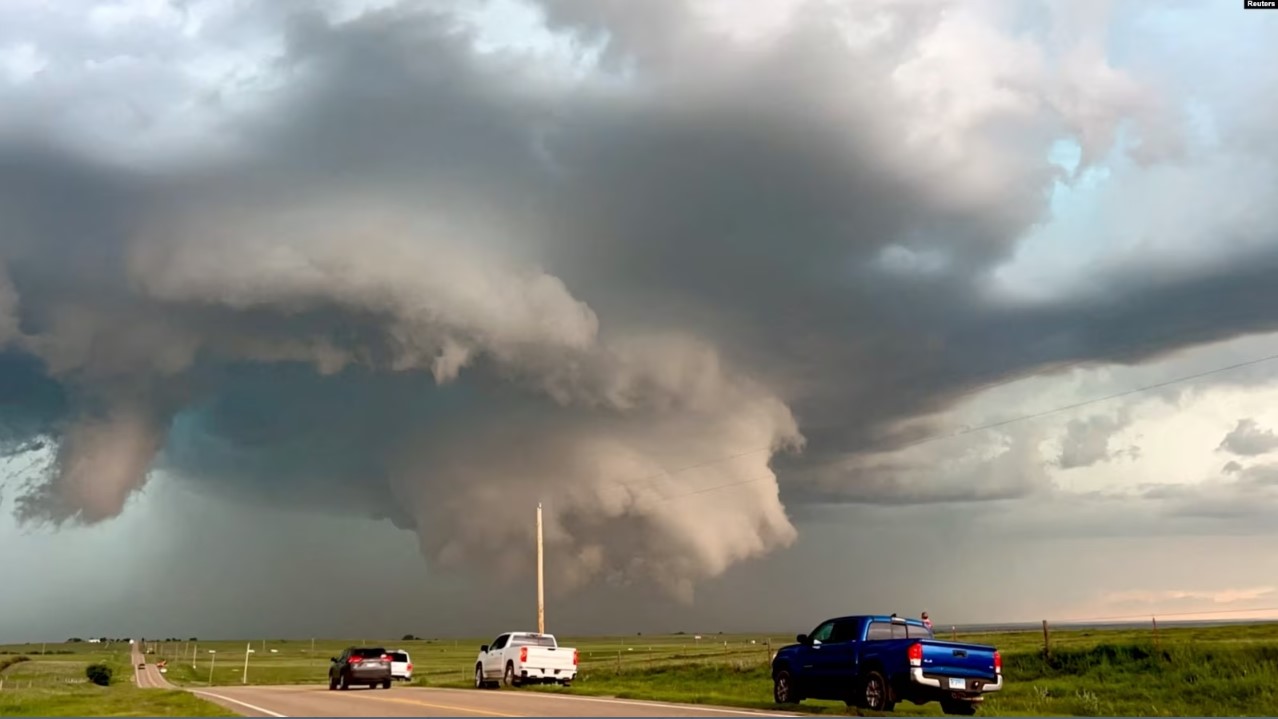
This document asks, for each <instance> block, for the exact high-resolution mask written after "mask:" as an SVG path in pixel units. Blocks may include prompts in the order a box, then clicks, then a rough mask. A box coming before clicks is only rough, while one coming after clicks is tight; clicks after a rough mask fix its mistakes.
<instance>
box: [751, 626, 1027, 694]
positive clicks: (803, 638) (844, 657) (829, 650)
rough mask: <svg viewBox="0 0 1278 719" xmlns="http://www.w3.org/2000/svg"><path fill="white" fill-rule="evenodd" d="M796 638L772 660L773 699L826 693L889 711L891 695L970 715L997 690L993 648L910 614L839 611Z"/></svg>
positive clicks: (998, 669) (999, 676)
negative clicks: (942, 636)
mask: <svg viewBox="0 0 1278 719" xmlns="http://www.w3.org/2000/svg"><path fill="white" fill-rule="evenodd" d="M796 640H797V642H798V643H797V644H791V645H788V646H785V647H782V648H781V649H780V650H779V651H778V652H777V654H776V657H775V658H773V660H772V694H773V698H774V699H775V700H776V702H777V703H778V704H797V703H799V702H801V701H803V700H804V699H833V700H836V701H843V702H846V703H847V704H848V706H855V707H860V708H862V709H870V710H872V711H892V709H893V708H894V707H895V706H896V704H897V702H898V701H909V702H912V703H914V704H926V703H928V702H931V701H938V702H940V703H941V710H942V711H944V712H945V713H946V714H959V715H965V716H971V715H973V714H975V713H976V709H977V707H978V706H979V705H980V703H981V702H982V701H983V700H984V699H985V694H987V693H988V692H996V691H998V690H1000V689H1002V688H1003V660H1002V657H1001V656H1000V655H999V653H998V651H997V650H996V649H995V648H994V647H991V646H987V645H984V644H964V643H960V642H947V641H942V640H938V639H936V638H935V637H934V636H933V634H932V630H931V629H928V628H927V627H926V626H924V625H923V623H922V622H921V621H919V620H917V619H904V618H901V617H897V616H854V617H838V618H835V619H830V620H827V621H824V622H822V623H821V624H820V625H818V626H817V628H816V629H813V630H812V633H811V634H800V635H799V636H798V637H797V638H796Z"/></svg>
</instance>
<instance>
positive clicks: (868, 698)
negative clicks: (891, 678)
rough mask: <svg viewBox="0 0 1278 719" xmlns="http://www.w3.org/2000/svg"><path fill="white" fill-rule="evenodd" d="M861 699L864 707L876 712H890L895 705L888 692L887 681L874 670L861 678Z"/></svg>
mask: <svg viewBox="0 0 1278 719" xmlns="http://www.w3.org/2000/svg"><path fill="white" fill-rule="evenodd" d="M861 701H862V702H864V706H865V708H866V709H869V710H870V711H876V712H890V711H892V709H893V707H895V706H896V702H894V701H892V697H891V696H889V694H888V685H887V681H886V680H885V679H884V678H883V675H882V674H880V673H878V672H876V671H871V672H870V673H869V674H866V675H865V678H864V679H862V680H861Z"/></svg>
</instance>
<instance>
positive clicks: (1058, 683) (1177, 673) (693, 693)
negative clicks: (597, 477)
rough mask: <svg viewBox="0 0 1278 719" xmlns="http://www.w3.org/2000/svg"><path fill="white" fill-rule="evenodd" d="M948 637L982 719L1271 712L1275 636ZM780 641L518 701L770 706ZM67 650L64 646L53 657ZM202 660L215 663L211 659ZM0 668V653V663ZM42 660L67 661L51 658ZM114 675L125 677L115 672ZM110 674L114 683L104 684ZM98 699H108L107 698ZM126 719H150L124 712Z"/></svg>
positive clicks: (710, 641) (199, 660)
mask: <svg viewBox="0 0 1278 719" xmlns="http://www.w3.org/2000/svg"><path fill="white" fill-rule="evenodd" d="M958 638H959V639H960V640H962V641H975V642H983V643H989V644H993V645H995V646H997V647H999V649H1000V650H1001V651H1002V653H1003V657H1004V662H1003V665H1004V672H1005V674H1006V679H1007V686H1006V688H1005V690H1004V691H1003V692H1002V693H1001V694H1000V695H997V696H994V697H991V698H990V699H989V700H988V701H987V702H986V704H985V706H984V707H983V708H982V710H981V714H983V715H991V716H1015V715H1037V716H1043V715H1054V716H1098V715H1109V716H1115V715H1139V716H1177V715H1181V716H1184V715H1196V716H1247V715H1251V716H1257V715H1266V714H1272V712H1273V709H1274V708H1275V707H1278V624H1253V625H1242V626H1231V627H1192V628H1161V629H1160V631H1159V635H1158V637H1157V640H1155V637H1154V635H1153V633H1152V632H1151V631H1149V630H1117V629H1106V630H1089V631H1055V632H1053V634H1052V638H1051V650H1052V651H1051V656H1050V658H1045V657H1044V656H1043V637H1042V634H1041V632H1008V633H999V634H970V635H965V634H959V636H958ZM489 639H491V637H486V638H483V639H474V640H461V641H455V640H451V639H448V640H431V641H423V640H417V641H397V640H376V639H364V640H354V641H351V640H346V641H327V640H320V641H316V642H314V645H313V646H312V642H311V641H310V640H292V641H279V640H276V641H272V640H266V641H265V643H263V642H262V640H255V641H253V642H252V648H253V650H254V652H253V653H252V654H251V655H250V656H249V667H248V683H250V684H303V683H311V684H323V683H324V682H325V678H326V671H327V668H328V658H329V657H330V656H333V655H336V654H338V653H340V652H341V650H342V648H343V647H345V646H347V645H350V644H378V645H382V646H385V647H387V648H400V649H405V650H407V651H408V652H409V653H410V654H411V655H412V659H413V665H414V667H413V668H414V684H417V685H420V686H449V687H457V686H469V685H470V682H471V676H472V674H471V672H472V667H473V666H474V659H475V654H476V652H477V650H478V647H479V645H480V644H482V643H484V642H486V641H488V640H489ZM788 639H790V638H789V637H782V636H779V635H773V636H771V637H769V636H768V635H764V634H758V635H732V636H723V635H718V636H712V635H706V636H704V637H703V638H702V639H700V640H697V639H695V638H694V637H693V636H632V637H612V638H599V637H594V638H584V637H582V638H578V637H570V636H566V637H563V638H561V641H562V642H564V643H565V644H571V645H573V646H576V647H578V648H579V649H580V650H581V674H580V676H579V678H578V681H577V682H575V683H574V685H573V686H572V687H571V688H570V689H567V690H564V689H559V688H537V689H524V690H523V691H568V692H571V693H575V694H593V695H602V696H616V697H622V698H633V699H653V700H668V701H682V702H693V703H708V704H723V705H729V706H741V707H754V708H775V707H774V706H773V705H772V702H771V690H772V686H771V679H770V677H769V674H768V668H767V666H768V658H769V656H770V654H771V652H772V651H773V650H775V649H776V648H777V647H778V646H781V645H782V644H784V643H785V642H786V641H787V640H788ZM1156 642H1157V643H1156ZM245 644H246V642H244V641H238V642H229V641H228V642H199V643H197V644H195V645H194V646H193V645H192V644H191V643H189V642H174V643H167V644H166V643H157V644H154V645H153V646H152V648H153V649H154V653H153V654H150V655H148V660H149V661H152V662H154V661H156V660H158V659H161V658H164V659H167V660H168V674H167V676H168V678H169V680H170V681H172V682H174V683H177V684H180V685H183V686H190V687H204V686H208V685H209V682H210V675H211V679H212V684H213V685H214V686H227V685H238V684H240V683H241V682H242V681H243V680H244V655H245ZM52 646H53V645H50V647H52ZM66 646H69V645H58V648H59V649H62V648H64V647H66ZM37 649H38V648H37ZM13 650H15V649H14V648H7V647H5V648H0V651H13ZM209 650H214V651H215V652H216V654H210V653H209ZM22 651H28V652H29V651H30V649H29V648H23V649H22ZM192 653H194V654H195V656H196V660H195V663H196V666H195V667H192V666H191V663H192V662H191V657H192ZM121 656H122V657H123V655H121ZM214 657H216V661H215V663H214V662H213V661H211V660H214ZM4 658H5V654H2V653H0V661H2V660H3V659H4ZM49 660H53V661H52V662H51V663H56V662H57V661H70V660H69V658H67V657H62V656H55V657H49ZM77 661H79V667H80V669H78V670H77V671H79V676H82V675H83V670H82V667H83V664H84V663H85V660H84V659H81V658H78V657H77ZM42 663H43V662H42ZM22 671H29V670H28V669H27V668H26V667H25V666H18V665H15V666H14V667H12V668H10V669H9V670H7V671H6V672H5V673H4V676H8V675H9V673H10V672H22ZM119 671H124V675H123V676H125V677H127V676H128V671H127V666H125V667H124V668H123V669H117V672H119ZM72 673H74V672H68V674H67V675H66V676H70V674H72ZM120 676H121V675H119V674H117V679H119V677H120ZM125 681H126V682H127V679H126V680H125ZM86 689H88V690H89V691H91V690H92V688H86ZM125 689H127V688H125ZM7 691H8V690H7V689H6V690H5V692H7ZM28 691H29V690H28ZM111 691H113V692H114V691H116V687H112V688H111ZM132 691H133V692H134V693H136V692H137V691H138V690H132ZM149 693H152V694H153V693H155V692H149ZM120 696H121V697H122V698H123V697H125V695H124V694H121V695H120ZM138 701H141V699H140V698H139V699H138ZM4 702H5V699H4V697H3V692H0V714H12V713H13V712H12V711H7V709H8V707H9V705H7V704H5V703H4ZM79 706H80V707H81V708H79V709H77V708H74V707H72V708H68V707H65V706H61V705H59V706H58V707H57V710H58V713H59V714H64V715H70V714H75V713H79V712H83V711H84V710H85V707H86V706H87V705H83V704H81V705H79ZM52 708H53V707H52V706H51V705H49V706H47V707H46V708H42V709H41V710H40V711H42V712H44V713H48V712H49V711H50V709H52ZM800 709H801V710H803V711H809V712H812V713H823V714H830V713H833V714H846V713H849V710H848V709H847V708H846V707H845V706H844V705H843V704H842V703H833V702H805V703H804V704H802V705H801V706H800ZM183 711H185V713H190V714H197V713H198V712H197V711H195V710H183ZM212 711H217V710H216V709H213V710H212ZM26 713H33V710H27V711H26ZM135 713H137V714H145V713H159V712H158V711H157V710H154V709H146V708H136V712H135ZM851 713H856V710H851ZM894 714H896V715H907V716H936V715H939V714H940V710H939V707H938V706H937V705H935V704H929V705H926V706H923V707H918V706H914V705H912V704H901V705H898V706H897V709H896V711H895V712H894ZM118 715H121V716H123V715H126V714H125V713H119V714H118Z"/></svg>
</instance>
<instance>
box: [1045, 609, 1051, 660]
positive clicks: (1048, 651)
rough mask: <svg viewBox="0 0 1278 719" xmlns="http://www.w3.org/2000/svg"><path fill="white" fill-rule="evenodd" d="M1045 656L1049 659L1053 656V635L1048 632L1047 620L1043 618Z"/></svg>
mask: <svg viewBox="0 0 1278 719" xmlns="http://www.w3.org/2000/svg"><path fill="white" fill-rule="evenodd" d="M1043 656H1044V657H1045V658H1047V659H1051V658H1052V641H1051V636H1050V635H1049V634H1048V632H1047V620H1046V619H1044V620H1043Z"/></svg>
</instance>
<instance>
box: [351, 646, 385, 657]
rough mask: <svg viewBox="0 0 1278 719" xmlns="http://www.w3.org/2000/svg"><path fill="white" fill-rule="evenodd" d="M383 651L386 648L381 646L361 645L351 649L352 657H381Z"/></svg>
mask: <svg viewBox="0 0 1278 719" xmlns="http://www.w3.org/2000/svg"><path fill="white" fill-rule="evenodd" d="M385 653H386V650H385V649H382V648H381V647H361V648H359V649H352V650H351V656H352V657H361V658H364V659H367V658H368V657H381V656H382V655H383V654H385Z"/></svg>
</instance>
